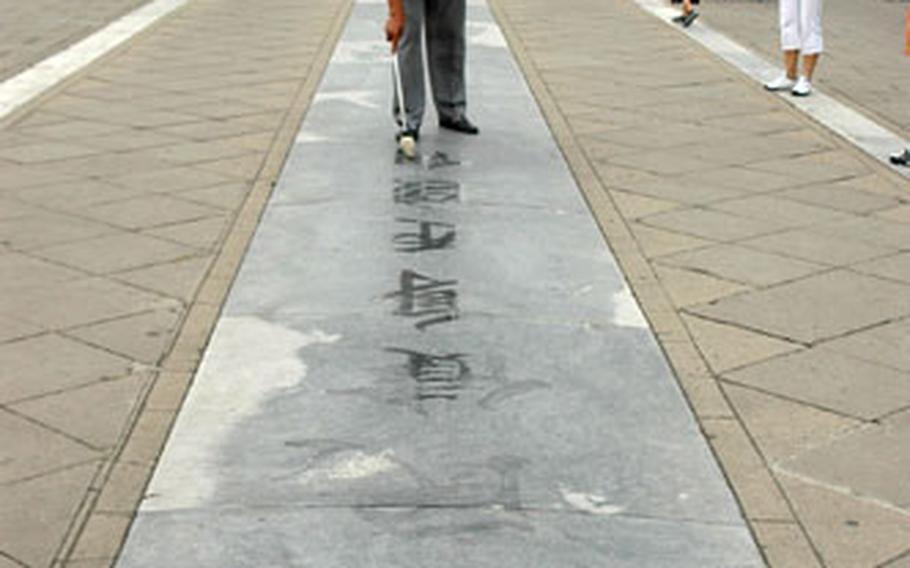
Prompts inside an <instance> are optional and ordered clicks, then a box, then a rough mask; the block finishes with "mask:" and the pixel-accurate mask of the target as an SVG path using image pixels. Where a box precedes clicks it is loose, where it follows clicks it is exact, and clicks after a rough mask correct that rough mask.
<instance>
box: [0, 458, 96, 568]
mask: <svg viewBox="0 0 910 568" xmlns="http://www.w3.org/2000/svg"><path fill="white" fill-rule="evenodd" d="M48 449H50V448H48ZM97 470H98V464H97V463H88V464H84V465H78V466H75V467H70V468H68V469H65V470H63V471H59V472H56V473H52V474H48V475H45V476H42V477H39V478H36V479H32V480H29V481H23V482H20V483H15V484H13V485H0V502H2V503H3V510H4V514H2V515H0V550H4V551H6V552H8V553H9V554H12V555H13V556H15V557H16V558H18V559H20V560H21V561H23V562H27V563H28V565H30V566H50V565H51V562H52V561H53V559H54V556H55V554H56V552H57V550H58V548H59V547H60V545H61V544H62V542H63V539H64V537H65V536H66V532H67V530H68V529H69V525H70V522H72V518H73V517H74V516H75V515H76V513H77V511H78V510H79V507H80V506H81V504H82V501H83V499H84V498H85V494H86V492H87V490H88V488H89V486H90V484H91V482H92V478H93V477H94V476H95V475H96V472H97ZM0 566H3V567H4V568H6V566H7V565H6V564H3V562H2V561H0ZM9 566H12V567H14V568H21V565H19V564H9Z"/></svg>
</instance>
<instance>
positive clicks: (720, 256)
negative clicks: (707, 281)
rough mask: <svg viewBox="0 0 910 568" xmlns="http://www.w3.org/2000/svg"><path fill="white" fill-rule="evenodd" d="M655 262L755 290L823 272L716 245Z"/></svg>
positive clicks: (795, 262) (799, 263)
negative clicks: (755, 288)
mask: <svg viewBox="0 0 910 568" xmlns="http://www.w3.org/2000/svg"><path fill="white" fill-rule="evenodd" d="M658 262H659V263H660V264H665V265H668V266H673V267H676V268H685V269H688V270H691V271H693V272H698V273H699V274H707V275H710V276H715V277H717V278H722V279H724V280H729V281H732V282H739V283H741V284H745V285H747V286H756V287H761V286H771V285H773V284H779V283H781V282H786V281H789V280H796V279H798V278H802V277H805V276H808V275H809V274H813V273H815V272H819V271H821V270H826V267H824V266H821V265H818V264H812V263H809V262H805V261H802V260H796V259H792V258H787V257H784V256H779V255H774V254H768V253H764V252H759V251H755V250H750V249H747V248H743V247H741V246H737V245H717V246H711V247H705V248H700V249H698V250H695V251H686V252H681V253H677V254H674V255H670V256H663V257H661V258H660V259H659V260H658Z"/></svg>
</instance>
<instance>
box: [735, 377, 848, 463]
mask: <svg viewBox="0 0 910 568" xmlns="http://www.w3.org/2000/svg"><path fill="white" fill-rule="evenodd" d="M723 389H724V392H725V393H726V394H727V396H728V397H729V398H730V402H731V404H732V405H733V407H734V408H736V411H737V413H738V414H739V416H740V417H741V418H742V420H743V423H744V424H745V426H746V429H747V430H748V431H749V433H750V434H751V435H752V437H753V438H754V439H755V441H756V443H757V444H758V446H759V448H761V451H762V453H763V454H764V455H765V457H766V458H767V459H768V461H769V462H772V463H781V462H785V461H786V460H788V459H790V458H793V457H796V456H799V455H800V454H802V453H804V452H806V451H810V450H812V449H813V448H816V447H819V446H824V445H826V444H828V443H829V442H831V441H832V440H834V439H836V438H837V437H838V436H842V435H844V434H845V433H846V432H849V431H850V430H853V429H856V428H857V427H860V426H861V425H862V424H863V423H862V422H861V421H859V420H855V419H852V418H847V417H844V416H840V415H838V414H833V413H831V412H825V411H824V410H819V409H818V408H814V407H811V406H807V405H804V404H799V403H797V402H793V401H791V400H786V399H783V398H780V397H776V396H771V395H768V394H765V393H762V392H759V391H755V390H752V389H749V388H744V387H740V386H737V385H733V384H729V383H727V384H724V385H723ZM788 467H789V466H788Z"/></svg>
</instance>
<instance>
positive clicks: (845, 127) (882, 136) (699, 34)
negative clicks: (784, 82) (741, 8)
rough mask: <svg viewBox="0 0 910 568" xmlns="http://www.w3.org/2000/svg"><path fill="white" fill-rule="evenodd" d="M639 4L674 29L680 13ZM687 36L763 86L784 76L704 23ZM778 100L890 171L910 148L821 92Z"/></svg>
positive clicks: (651, 1) (651, 0)
mask: <svg viewBox="0 0 910 568" xmlns="http://www.w3.org/2000/svg"><path fill="white" fill-rule="evenodd" d="M636 2H637V3H638V5H639V6H641V7H642V8H644V9H645V10H646V11H648V12H650V13H651V14H653V15H655V16H657V17H658V18H660V19H661V20H663V21H664V22H666V23H667V24H668V25H673V24H672V23H670V18H672V17H673V16H675V15H677V14H678V13H679V11H678V10H677V9H675V8H671V7H669V6H667V5H666V4H664V3H663V1H662V0H636ZM684 33H686V34H687V35H688V36H689V37H691V38H692V39H694V40H695V41H697V42H698V43H700V44H702V45H703V46H704V47H706V48H707V49H708V50H710V51H711V52H712V53H715V54H716V55H718V56H720V57H721V58H722V59H724V60H725V61H727V62H728V63H730V64H731V65H733V66H734V67H736V68H737V69H739V70H740V71H742V72H743V73H745V74H746V75H748V76H749V77H751V78H752V79H754V80H756V81H758V82H759V83H761V84H764V83H765V82H767V81H770V80H771V79H773V78H774V77H776V76H777V75H779V74H780V73H781V67H780V66H779V65H774V64H771V63H768V62H767V61H765V60H764V59H762V58H761V57H759V56H758V55H756V54H755V53H753V52H752V51H750V50H748V49H747V48H745V47H743V46H742V45H740V44H738V43H736V42H735V41H733V40H732V39H730V38H728V37H727V36H725V35H724V34H722V33H720V32H718V31H716V30H714V29H712V28H711V27H710V26H707V25H705V24H703V23H701V22H698V23H697V24H696V25H694V26H692V27H691V28H689V29H688V30H684ZM778 96H780V97H781V98H782V99H784V100H785V101H787V102H788V103H789V104H790V105H792V106H794V107H796V108H797V109H799V110H801V111H802V112H804V113H806V114H808V115H809V116H811V117H812V118H814V119H815V120H816V121H818V122H819V123H821V124H822V125H824V126H825V127H827V128H829V129H830V130H833V131H834V132H835V133H837V134H839V135H841V136H842V137H844V138H846V139H847V140H848V141H849V142H851V143H853V144H854V145H856V146H858V147H859V148H860V149H861V150H863V151H864V152H866V153H867V154H869V155H871V156H872V157H874V158H876V159H877V160H879V161H881V162H884V163H885V164H887V165H888V167H892V166H891V164H890V163H889V161H888V155H889V154H891V153H894V152H898V151H900V150H901V149H903V148H904V147H905V146H906V144H907V141H906V140H904V139H903V138H902V137H901V136H899V135H898V134H896V133H894V132H892V131H890V130H888V129H887V128H885V127H883V126H881V125H880V124H878V123H877V122H875V121H873V120H871V119H870V118H868V117H866V116H865V115H864V114H862V113H860V112H858V111H856V110H854V109H852V108H850V107H849V106H847V105H845V104H843V103H841V102H839V101H838V100H836V99H834V98H833V97H830V96H828V95H826V94H824V93H822V92H820V91H819V90H818V89H815V91H814V92H813V93H812V95H811V96H809V97H794V96H791V95H790V94H789V93H786V92H785V93H780V94H779V95H778ZM897 171H899V172H900V173H902V174H904V175H905V176H910V170H908V169H906V168H901V169H899V170H897Z"/></svg>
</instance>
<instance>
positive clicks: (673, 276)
mask: <svg viewBox="0 0 910 568" xmlns="http://www.w3.org/2000/svg"><path fill="white" fill-rule="evenodd" d="M654 270H655V273H656V274H657V278H658V280H660V282H661V284H662V285H663V287H664V289H665V290H666V291H667V294H669V296H670V299H671V300H673V303H674V304H675V305H676V306H680V307H685V306H692V305H698V304H703V303H705V302H713V301H715V300H717V299H718V298H725V297H727V296H731V295H734V294H739V293H742V292H745V291H747V290H750V288H749V287H747V286H744V285H742V284H739V283H737V282H730V281H728V280H721V279H720V278H715V277H713V276H708V275H705V274H699V273H697V272H692V271H691V270H683V269H678V268H672V267H667V266H655V267H654Z"/></svg>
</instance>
